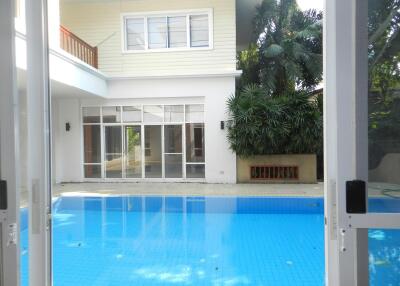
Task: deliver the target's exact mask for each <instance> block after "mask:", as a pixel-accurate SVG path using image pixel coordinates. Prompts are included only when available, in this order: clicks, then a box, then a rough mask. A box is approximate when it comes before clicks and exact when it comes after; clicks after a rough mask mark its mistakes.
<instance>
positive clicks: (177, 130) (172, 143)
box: [164, 125, 182, 153]
mask: <svg viewBox="0 0 400 286" xmlns="http://www.w3.org/2000/svg"><path fill="white" fill-rule="evenodd" d="M164 140H165V141H164V150H165V153H182V126H181V125H166V126H164Z"/></svg>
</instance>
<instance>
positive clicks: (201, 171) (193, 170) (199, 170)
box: [186, 164, 205, 179]
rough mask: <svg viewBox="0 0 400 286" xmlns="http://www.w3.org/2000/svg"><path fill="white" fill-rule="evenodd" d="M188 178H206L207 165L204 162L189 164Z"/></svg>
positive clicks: (187, 167) (187, 169)
mask: <svg viewBox="0 0 400 286" xmlns="http://www.w3.org/2000/svg"><path fill="white" fill-rule="evenodd" d="M186 178H191V179H196V178H199V179H200V178H205V166H204V165H203V164H201V165H200V164H196V165H194V164H187V165H186Z"/></svg>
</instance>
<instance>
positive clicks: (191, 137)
mask: <svg viewBox="0 0 400 286" xmlns="http://www.w3.org/2000/svg"><path fill="white" fill-rule="evenodd" d="M204 160H205V158H204V123H186V162H202V163H203V162H204Z"/></svg>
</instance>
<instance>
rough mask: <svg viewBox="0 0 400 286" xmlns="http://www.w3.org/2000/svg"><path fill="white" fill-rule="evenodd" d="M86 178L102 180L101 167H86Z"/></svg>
mask: <svg viewBox="0 0 400 286" xmlns="http://www.w3.org/2000/svg"><path fill="white" fill-rule="evenodd" d="M84 170H85V178H87V179H92V178H101V165H85V166H84Z"/></svg>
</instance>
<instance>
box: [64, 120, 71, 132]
mask: <svg viewBox="0 0 400 286" xmlns="http://www.w3.org/2000/svg"><path fill="white" fill-rule="evenodd" d="M70 130H71V124H70V123H69V122H67V123H65V131H67V132H69V131H70Z"/></svg>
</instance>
